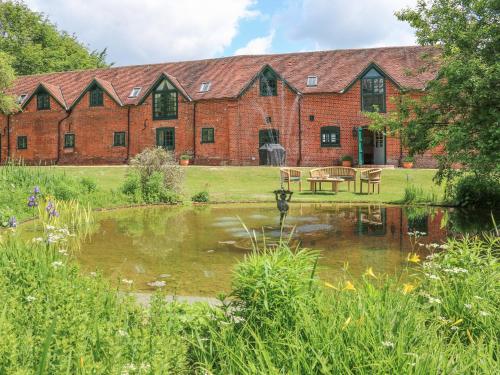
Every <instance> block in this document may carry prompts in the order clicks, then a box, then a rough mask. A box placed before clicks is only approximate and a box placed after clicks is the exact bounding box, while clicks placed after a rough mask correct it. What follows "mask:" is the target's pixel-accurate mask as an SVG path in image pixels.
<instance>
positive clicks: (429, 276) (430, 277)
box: [425, 273, 441, 280]
mask: <svg viewBox="0 0 500 375" xmlns="http://www.w3.org/2000/svg"><path fill="white" fill-rule="evenodd" d="M425 276H427V277H428V278H429V279H431V280H441V279H440V278H439V276H438V275H434V274H431V273H426V274H425Z"/></svg>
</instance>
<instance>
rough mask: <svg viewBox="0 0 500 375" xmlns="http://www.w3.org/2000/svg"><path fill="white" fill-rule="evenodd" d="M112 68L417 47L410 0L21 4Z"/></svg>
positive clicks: (57, 0)
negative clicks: (401, 16)
mask: <svg viewBox="0 0 500 375" xmlns="http://www.w3.org/2000/svg"><path fill="white" fill-rule="evenodd" d="M25 1H26V3H27V4H28V5H29V6H30V7H31V8H32V9H35V10H37V11H40V12H43V13H45V14H46V15H47V16H48V17H49V18H50V20H51V21H52V22H54V23H56V24H57V25H58V27H59V28H60V29H63V30H66V31H68V32H70V33H75V34H76V35H77V36H78V38H79V40H80V41H82V42H83V43H85V44H87V45H88V46H89V47H90V48H91V49H92V50H94V49H95V50H102V49H103V48H108V57H109V58H108V60H109V61H110V62H114V63H115V64H116V65H129V64H145V63H155V62H164V61H178V60H190V59H202V58H212V57H220V56H230V55H234V54H262V53H283V52H295V51H314V50H324V49H340V48H365V47H379V46H396V45H412V44H415V38H414V35H413V31H412V30H411V29H410V27H409V26H408V25H407V24H405V23H402V22H399V21H398V20H397V19H396V17H395V16H394V11H396V10H399V9H402V8H404V7H406V6H414V5H415V3H416V0H354V1H347V0H181V1H179V0H141V1H137V0H25Z"/></svg>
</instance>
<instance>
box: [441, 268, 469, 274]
mask: <svg viewBox="0 0 500 375" xmlns="http://www.w3.org/2000/svg"><path fill="white" fill-rule="evenodd" d="M443 271H444V272H448V273H455V274H456V273H467V272H469V271H467V270H466V269H465V268H460V267H453V268H444V269H443Z"/></svg>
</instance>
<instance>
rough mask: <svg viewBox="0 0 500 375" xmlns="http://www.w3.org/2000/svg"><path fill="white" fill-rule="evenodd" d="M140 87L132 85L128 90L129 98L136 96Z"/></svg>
mask: <svg viewBox="0 0 500 375" xmlns="http://www.w3.org/2000/svg"><path fill="white" fill-rule="evenodd" d="M141 89H142V88H141V87H134V88H133V89H132V91H131V92H130V95H129V96H128V97H129V98H137V97H138V96H139V94H140V92H141Z"/></svg>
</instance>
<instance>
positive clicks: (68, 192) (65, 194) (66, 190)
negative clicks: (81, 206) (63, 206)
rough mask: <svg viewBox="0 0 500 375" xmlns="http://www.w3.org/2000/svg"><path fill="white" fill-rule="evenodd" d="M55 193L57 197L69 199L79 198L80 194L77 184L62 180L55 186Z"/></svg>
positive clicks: (64, 199)
mask: <svg viewBox="0 0 500 375" xmlns="http://www.w3.org/2000/svg"><path fill="white" fill-rule="evenodd" d="M53 195H54V197H55V198H56V199H59V200H63V201H69V200H71V199H77V198H78V195H79V194H78V190H77V189H76V188H75V186H72V185H69V184H65V183H64V182H62V183H60V184H57V185H55V186H54V190H53Z"/></svg>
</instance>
